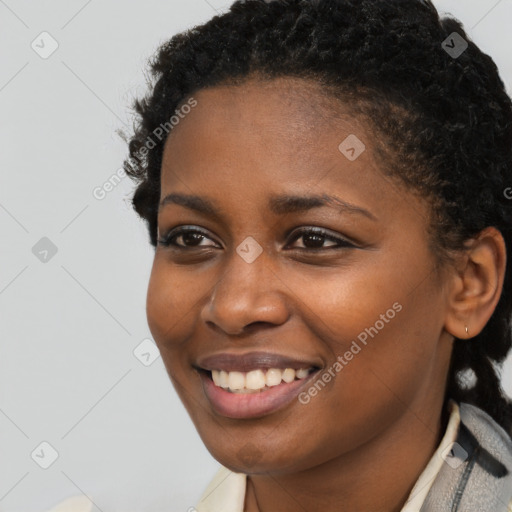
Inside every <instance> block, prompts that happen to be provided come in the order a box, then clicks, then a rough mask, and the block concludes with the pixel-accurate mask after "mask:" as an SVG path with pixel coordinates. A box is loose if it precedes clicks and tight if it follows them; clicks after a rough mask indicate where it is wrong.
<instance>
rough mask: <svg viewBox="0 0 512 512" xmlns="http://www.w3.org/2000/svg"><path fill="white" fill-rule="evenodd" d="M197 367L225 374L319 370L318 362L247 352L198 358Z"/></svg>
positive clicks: (267, 353) (225, 353)
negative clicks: (223, 371)
mask: <svg viewBox="0 0 512 512" xmlns="http://www.w3.org/2000/svg"><path fill="white" fill-rule="evenodd" d="M197 366H198V367H199V368H201V369H203V370H209V371H211V370H225V371H227V372H233V371H239V372H250V371H251V370H258V369H269V368H293V369H299V368H319V367H320V363H319V362H318V361H311V360H309V361H308V360H306V359H302V358H300V357H299V358H298V357H289V356H284V355H280V354H273V353H271V352H248V353H245V354H234V353H229V352H223V353H220V354H212V355H209V356H205V357H202V358H200V359H199V360H198V361H197Z"/></svg>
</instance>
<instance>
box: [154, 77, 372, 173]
mask: <svg viewBox="0 0 512 512" xmlns="http://www.w3.org/2000/svg"><path fill="white" fill-rule="evenodd" d="M328 91H329V89H326V88H323V87H322V86H321V85H320V84H318V83H316V82H313V81H311V80H305V79H301V78H293V77H281V78H275V79H272V80H269V79H261V78H260V79H251V80H247V81H244V82H243V83H241V84H236V85H229V84H227V85H219V86H215V87H210V88H206V89H201V90H199V91H197V92H196V93H194V95H193V97H194V99H195V101H196V102H197V105H196V106H195V107H194V108H193V109H192V111H191V112H190V113H188V114H187V115H186V116H184V118H183V119H182V120H181V121H180V123H179V124H178V125H177V126H175V127H174V129H173V130H172V131H171V133H170V135H169V137H168V138H167V141H166V145H165V149H164V155H163V171H164V172H163V175H162V178H163V180H165V178H166V176H165V170H166V169H167V168H169V167H172V166H173V163H177V162H179V163H180V164H181V165H182V166H188V164H191V163H192V162H191V161H192V160H193V161H194V162H197V160H198V159H201V158H203V159H204V158H207V153H209V154H210V155H209V158H210V164H211V165H215V164H216V163H220V164H221V165H224V164H225V163H224V162H222V159H223V157H225V156H227V155H226V153H228V154H229V159H230V160H233V159H240V158H242V159H243V160H244V161H245V163H247V161H248V160H250V159H252V160H253V162H254V163H255V160H256V159H258V160H260V163H261V164H262V165H265V166H266V167H268V165H269V164H270V166H271V167H272V166H274V165H281V166H282V165H294V166H295V168H296V169H297V171H298V170H299V168H300V167H302V166H303V165H306V164H307V163H308V162H309V163H313V162H314V165H315V166H318V165H320V166H321V165H323V164H322V162H324V161H328V160H332V158H333V157H334V158H339V156H340V152H339V145H340V143H342V142H343V141H344V140H345V139H346V138H347V137H348V136H352V138H353V136H356V137H357V138H358V139H359V140H361V141H362V140H364V146H365V149H366V150H367V151H366V153H367V154H366V155H365V160H366V164H367V165H368V164H369V163H370V158H369V155H370V153H371V146H372V140H373V138H374V135H373V134H372V133H371V131H370V129H369V127H368V126H366V125H365V123H363V122H362V120H361V119H359V118H357V117H356V116H354V115H351V114H350V107H349V105H346V104H344V103H343V102H342V101H341V100H339V99H337V98H335V97H333V95H332V94H330V93H329V92H328ZM269 156H270V157H271V161H270V162H268V159H269ZM372 164H373V161H372Z"/></svg>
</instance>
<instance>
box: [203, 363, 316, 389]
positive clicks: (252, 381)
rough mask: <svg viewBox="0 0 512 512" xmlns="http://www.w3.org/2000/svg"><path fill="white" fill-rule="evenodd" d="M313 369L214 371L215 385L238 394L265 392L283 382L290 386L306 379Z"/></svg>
mask: <svg viewBox="0 0 512 512" xmlns="http://www.w3.org/2000/svg"><path fill="white" fill-rule="evenodd" d="M310 372H311V368H300V369H298V370H294V369H293V368H286V369H284V370H281V369H279V368H269V369H268V370H266V371H265V370H252V371H250V372H247V373H243V372H226V371H224V370H212V379H213V383H214V384H215V385H216V386H219V387H221V388H224V389H227V390H229V391H232V392H237V393H251V392H252V393H254V392H258V391H265V390H267V389H269V388H271V387H274V386H278V385H279V384H281V382H285V383H287V384H289V383H290V382H293V381H294V380H295V379H296V378H297V379H304V378H306V377H307V376H308V375H309V374H310Z"/></svg>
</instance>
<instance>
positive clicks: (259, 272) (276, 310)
mask: <svg viewBox="0 0 512 512" xmlns="http://www.w3.org/2000/svg"><path fill="white" fill-rule="evenodd" d="M285 289H286V286H284V284H283V282H282V280H281V279H280V278H279V277H278V275H277V273H276V270H275V269H273V268H272V267H271V265H270V264H269V262H268V260H267V258H266V256H265V253H263V254H261V255H260V256H259V257H258V258H257V259H256V260H255V261H253V262H252V263H247V262H246V261H245V260H244V259H242V258H241V257H240V256H239V255H238V254H237V253H236V252H234V253H233V256H232V257H231V258H230V259H229V260H228V261H227V262H226V268H225V270H224V272H223V273H222V276H221V277H220V279H219V280H218V281H217V283H216V284H215V286H214V287H213V289H212V293H211V296H210V300H209V301H208V303H207V304H206V305H205V306H204V307H203V308H202V310H201V319H202V321H203V322H205V323H206V324H207V325H209V327H210V328H214V329H215V328H217V329H221V330H222V331H223V332H224V333H225V334H229V335H233V336H234V335H240V334H245V333H246V332H248V331H249V330H251V329H253V328H254V327H256V326H257V325H259V326H261V325H262V324H265V325H266V326H267V327H269V326H270V325H273V326H278V325H281V324H284V323H285V322H286V320H287V319H288V317H289V311H288V307H287V301H286V294H285V293H284V291H283V290H285Z"/></svg>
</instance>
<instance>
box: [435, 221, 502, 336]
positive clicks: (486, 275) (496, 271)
mask: <svg viewBox="0 0 512 512" xmlns="http://www.w3.org/2000/svg"><path fill="white" fill-rule="evenodd" d="M506 263H507V251H506V246H505V241H504V240H503V236H502V234H501V233H500V231H498V230H497V229H496V228H494V227H488V228H486V229H484V230H483V231H481V232H480V233H479V234H478V236H476V237H475V238H472V239H471V240H469V241H468V244H467V248H466V249H465V250H463V251H461V253H460V255H459V257H458V258H457V263H456V264H455V267H454V269H453V272H451V273H450V278H449V281H450V283H449V286H448V288H447V289H448V290H449V294H448V297H447V299H448V308H447V313H446V319H445V325H444V327H445V329H446V330H447V331H448V332H449V333H450V334H451V335H452V336H455V337H456V338H460V339H464V338H472V337H474V336H476V335H477V334H479V333H480V332H481V331H482V329H483V328H484V327H485V325H486V324H487V322H488V321H489V318H491V315H492V314H493V312H494V310H495V308H496V305H497V304H498V301H499V299H500V296H501V292H502V289H503V281H504V278H505V268H506ZM466 327H467V330H468V332H466Z"/></svg>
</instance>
